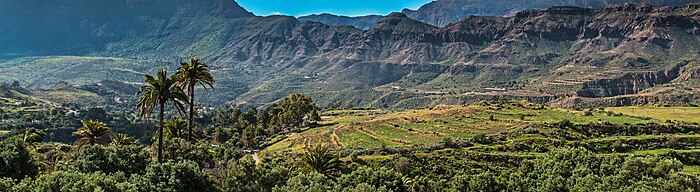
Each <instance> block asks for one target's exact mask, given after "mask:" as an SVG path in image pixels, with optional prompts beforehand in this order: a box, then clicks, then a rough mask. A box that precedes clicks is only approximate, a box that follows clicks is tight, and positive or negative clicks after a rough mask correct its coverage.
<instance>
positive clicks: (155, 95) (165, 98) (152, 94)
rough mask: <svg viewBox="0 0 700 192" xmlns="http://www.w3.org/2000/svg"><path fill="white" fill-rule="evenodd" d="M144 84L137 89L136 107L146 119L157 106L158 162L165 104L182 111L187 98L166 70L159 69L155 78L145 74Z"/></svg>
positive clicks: (161, 146)
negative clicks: (158, 120)
mask: <svg viewBox="0 0 700 192" xmlns="http://www.w3.org/2000/svg"><path fill="white" fill-rule="evenodd" d="M145 82H146V85H144V86H142V87H141V90H139V93H138V94H139V95H141V97H140V98H139V101H138V103H137V104H136V107H138V108H139V109H140V110H141V116H142V117H145V118H147V119H150V118H151V114H153V109H155V108H156V106H158V108H159V112H158V115H159V118H160V126H159V127H158V128H159V130H158V132H159V133H158V162H161V163H162V162H163V128H164V127H165V125H164V124H165V120H164V116H165V105H166V104H172V105H173V106H175V109H176V110H177V111H179V112H182V111H184V109H185V107H184V106H183V104H182V103H183V102H184V101H186V100H187V96H186V95H185V92H183V91H182V88H180V87H178V86H176V83H177V81H176V80H175V78H174V77H168V71H167V70H165V69H160V70H159V71H158V74H156V78H154V77H153V76H151V75H146V81H145Z"/></svg>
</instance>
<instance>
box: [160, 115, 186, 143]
mask: <svg viewBox="0 0 700 192" xmlns="http://www.w3.org/2000/svg"><path fill="white" fill-rule="evenodd" d="M186 132H187V121H185V120H181V119H177V118H176V119H173V120H170V121H165V128H164V129H163V139H165V140H171V139H174V138H182V139H185V138H186V137H187V135H186V134H187V133H186ZM153 141H158V138H153Z"/></svg>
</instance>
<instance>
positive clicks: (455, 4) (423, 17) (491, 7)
mask: <svg viewBox="0 0 700 192" xmlns="http://www.w3.org/2000/svg"><path fill="white" fill-rule="evenodd" d="M696 1H697V0H531V1H521V0H437V1H433V2H430V3H428V4H425V5H423V6H421V7H420V8H418V9H417V10H415V11H414V10H407V9H404V10H403V11H402V13H404V14H406V15H408V17H410V18H413V19H416V20H419V21H422V22H425V23H429V24H432V25H435V26H446V25H448V24H450V23H454V22H457V21H459V20H462V19H464V18H467V17H469V16H472V15H474V16H509V15H513V14H515V13H517V12H520V11H524V10H528V9H544V8H548V7H552V6H574V7H585V8H602V7H605V6H607V5H610V4H620V3H632V4H643V3H645V4H650V5H654V6H683V5H686V4H688V3H691V2H696Z"/></svg>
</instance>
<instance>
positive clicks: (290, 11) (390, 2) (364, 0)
mask: <svg viewBox="0 0 700 192" xmlns="http://www.w3.org/2000/svg"><path fill="white" fill-rule="evenodd" d="M431 1H432V0H237V1H236V2H238V4H240V5H241V6H242V7H243V8H245V9H246V10H248V11H250V12H253V13H254V14H255V15H260V16H268V15H290V16H304V15H310V14H321V13H332V14H336V15H345V16H362V15H372V14H376V15H386V14H389V13H391V12H400V11H401V10H402V9H403V8H409V9H417V8H419V7H420V6H421V5H424V4H426V3H429V2H431Z"/></svg>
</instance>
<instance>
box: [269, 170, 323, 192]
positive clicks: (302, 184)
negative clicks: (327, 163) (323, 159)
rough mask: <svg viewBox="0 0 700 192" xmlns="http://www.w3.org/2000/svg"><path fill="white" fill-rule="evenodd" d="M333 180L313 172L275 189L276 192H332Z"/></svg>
mask: <svg viewBox="0 0 700 192" xmlns="http://www.w3.org/2000/svg"><path fill="white" fill-rule="evenodd" d="M330 186H332V180H331V179H330V178H328V177H326V176H325V175H323V174H320V173H316V172H311V173H309V174H301V175H297V176H294V177H292V178H290V179H289V180H287V182H286V184H285V185H284V186H281V187H279V186H278V187H275V188H274V189H273V190H272V191H274V192H326V191H330V189H331V188H330Z"/></svg>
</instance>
